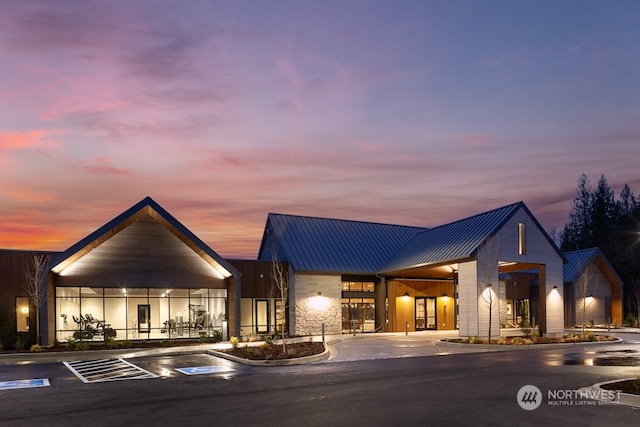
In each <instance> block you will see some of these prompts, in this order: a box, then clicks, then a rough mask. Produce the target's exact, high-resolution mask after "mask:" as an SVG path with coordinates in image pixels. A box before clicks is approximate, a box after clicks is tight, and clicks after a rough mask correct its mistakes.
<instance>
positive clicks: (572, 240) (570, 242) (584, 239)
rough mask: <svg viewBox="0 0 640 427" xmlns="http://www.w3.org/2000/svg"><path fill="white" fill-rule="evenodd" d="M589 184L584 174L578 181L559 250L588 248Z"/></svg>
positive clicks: (590, 199)
mask: <svg viewBox="0 0 640 427" xmlns="http://www.w3.org/2000/svg"><path fill="white" fill-rule="evenodd" d="M591 201H592V197H591V183H590V182H589V178H587V175H585V174H584V173H583V174H582V175H580V179H578V188H577V189H576V195H575V197H574V198H573V200H572V201H571V211H570V212H569V223H568V224H567V225H565V227H564V231H563V232H562V239H561V248H562V250H563V251H574V250H577V249H582V248H586V247H589V246H587V245H589V244H590V243H591V241H592V238H591Z"/></svg>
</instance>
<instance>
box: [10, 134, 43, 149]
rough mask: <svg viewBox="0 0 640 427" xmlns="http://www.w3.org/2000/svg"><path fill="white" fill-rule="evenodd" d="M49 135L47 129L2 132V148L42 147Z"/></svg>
mask: <svg viewBox="0 0 640 427" xmlns="http://www.w3.org/2000/svg"><path fill="white" fill-rule="evenodd" d="M48 135H49V132H47V131H45V130H31V131H27V132H6V133H0V150H7V149H26V148H36V147H40V146H42V143H43V140H44V138H45V137H46V136H48Z"/></svg>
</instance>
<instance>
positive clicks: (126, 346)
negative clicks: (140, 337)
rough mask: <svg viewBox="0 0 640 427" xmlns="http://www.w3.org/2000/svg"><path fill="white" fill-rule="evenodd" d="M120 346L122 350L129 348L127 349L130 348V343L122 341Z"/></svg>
mask: <svg viewBox="0 0 640 427" xmlns="http://www.w3.org/2000/svg"><path fill="white" fill-rule="evenodd" d="M121 344H122V347H123V348H129V347H131V341H129V340H124V341H122V343H121Z"/></svg>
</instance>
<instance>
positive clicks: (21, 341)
mask: <svg viewBox="0 0 640 427" xmlns="http://www.w3.org/2000/svg"><path fill="white" fill-rule="evenodd" d="M28 345H29V339H28V338H23V337H18V338H16V346H15V348H16V350H17V351H22V350H24V349H25V348H27V346H28Z"/></svg>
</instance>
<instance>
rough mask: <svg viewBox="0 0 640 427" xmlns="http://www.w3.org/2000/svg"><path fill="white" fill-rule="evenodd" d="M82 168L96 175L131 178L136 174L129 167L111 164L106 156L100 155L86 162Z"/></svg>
mask: <svg viewBox="0 0 640 427" xmlns="http://www.w3.org/2000/svg"><path fill="white" fill-rule="evenodd" d="M82 169H83V170H84V171H85V172H87V173H90V174H95V175H116V176H122V177H130V178H132V177H134V176H135V173H134V172H133V171H131V170H129V169H124V168H117V167H114V166H111V165H110V164H109V162H108V160H107V159H105V158H104V157H98V158H95V159H93V161H91V162H85V164H84V165H83V167H82Z"/></svg>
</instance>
